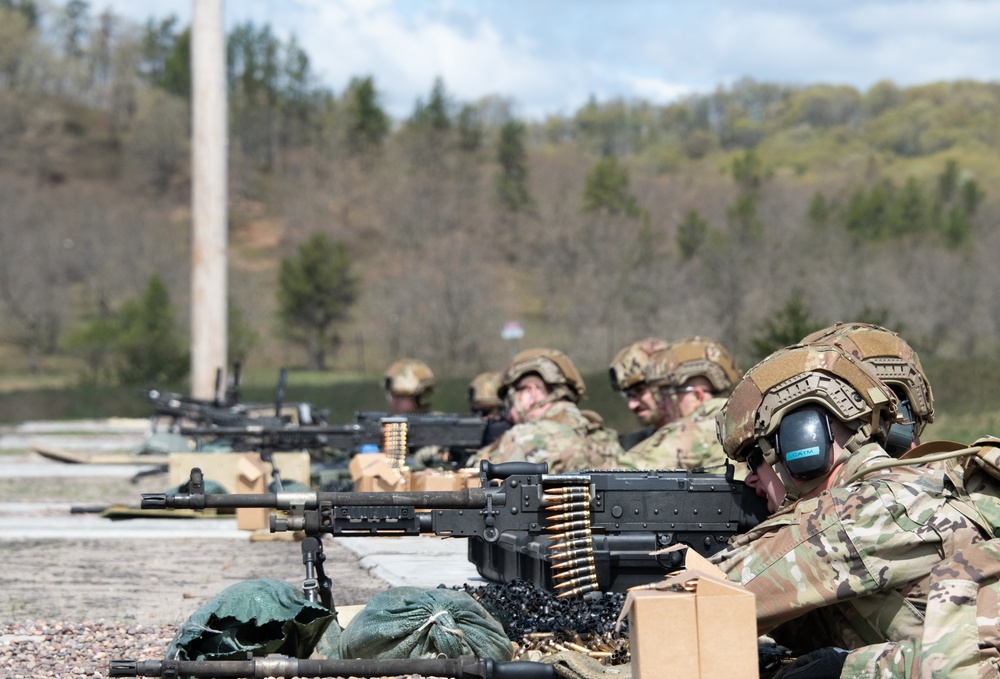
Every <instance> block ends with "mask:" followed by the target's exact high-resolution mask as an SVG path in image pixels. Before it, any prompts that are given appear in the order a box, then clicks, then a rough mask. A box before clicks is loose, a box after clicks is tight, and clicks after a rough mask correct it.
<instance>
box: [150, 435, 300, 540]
mask: <svg viewBox="0 0 1000 679" xmlns="http://www.w3.org/2000/svg"><path fill="white" fill-rule="evenodd" d="M169 460H170V462H169V471H170V484H171V485H172V486H179V485H180V484H182V483H184V482H185V481H187V480H188V479H190V478H191V469H192V468H194V467H198V468H200V469H201V473H202V475H203V476H204V477H205V479H206V480H211V481H215V482H216V483H221V484H222V485H223V486H224V487H225V489H226V490H227V491H228V492H230V493H266V492H267V487H268V485H269V484H270V483H271V465H269V464H268V463H266V462H264V461H263V460H261V459H260V455H259V454H257V453H170V456H169ZM274 463H275V464H276V465H278V472H279V473H280V474H281V478H282V480H284V481H298V482H299V483H303V484H305V485H307V486H308V485H309V466H310V461H309V453H306V452H302V453H274ZM270 514H271V510H270V509H267V508H266V507H265V508H262V507H241V508H239V509H237V510H236V527H237V528H238V529H239V530H263V529H264V528H268V527H269V526H270V518H269V516H270Z"/></svg>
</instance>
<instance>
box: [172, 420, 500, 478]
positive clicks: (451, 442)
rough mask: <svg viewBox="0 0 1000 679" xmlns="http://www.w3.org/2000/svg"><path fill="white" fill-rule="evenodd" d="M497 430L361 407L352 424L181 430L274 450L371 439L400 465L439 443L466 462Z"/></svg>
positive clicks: (343, 445)
mask: <svg viewBox="0 0 1000 679" xmlns="http://www.w3.org/2000/svg"><path fill="white" fill-rule="evenodd" d="M497 430H498V427H497V426H496V424H492V425H491V423H490V422H487V421H485V420H483V419H481V418H479V417H474V416H471V415H424V414H417V415H413V414H411V415H390V414H388V413H378V412H357V413H355V421H354V422H353V423H351V424H341V425H327V424H321V425H299V424H290V423H285V422H280V421H263V420H244V421H242V422H241V423H235V424H229V425H208V426H198V427H181V429H180V433H181V434H182V435H184V436H190V437H193V438H194V440H195V446H196V449H199V448H201V446H202V443H203V442H204V441H205V440H207V439H213V438H226V439H229V440H230V441H232V443H233V446H234V447H238V448H241V449H243V450H259V451H271V452H274V451H279V450H301V449H307V450H322V449H334V450H341V451H346V452H348V453H349V454H354V453H357V452H359V451H360V450H361V449H362V447H363V446H366V445H372V446H376V447H377V448H378V449H379V450H382V451H385V452H386V453H387V454H388V455H389V456H390V457H391V458H394V461H395V462H396V463H397V466H402V464H403V458H404V457H405V456H406V455H407V454H408V453H411V452H413V451H415V450H417V449H419V448H423V447H425V446H440V447H442V448H445V449H447V450H448V451H449V457H450V459H451V460H452V461H453V462H454V465H455V466H463V464H464V460H465V459H466V458H468V456H469V455H470V454H472V453H474V452H476V451H478V450H479V449H480V448H482V447H483V446H484V445H486V444H488V443H490V441H492V440H493V438H495V437H496V436H497ZM501 433H502V432H501ZM491 437H492V438H491Z"/></svg>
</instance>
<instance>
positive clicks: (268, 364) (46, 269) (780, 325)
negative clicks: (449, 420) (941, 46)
mask: <svg viewBox="0 0 1000 679" xmlns="http://www.w3.org/2000/svg"><path fill="white" fill-rule="evenodd" d="M189 37H190V36H189V29H188V27H186V26H181V25H179V23H178V22H177V20H176V19H174V18H171V17H151V18H150V19H149V21H148V22H147V23H146V24H145V25H134V24H130V23H128V22H127V21H125V20H123V19H121V18H120V17H117V16H115V15H114V14H112V13H111V12H109V11H102V12H94V11H92V10H91V7H90V5H89V4H88V3H86V2H82V1H81V0H73V1H71V2H68V3H65V4H59V3H45V4H43V3H37V2H33V1H31V0H0V204H2V205H3V206H4V209H3V210H2V211H0V321H2V322H0V418H2V419H3V420H5V421H15V420H17V419H25V418H30V417H38V416H42V415H43V414H44V415H45V416H53V417H55V416H64V415H66V416H94V415H100V414H105V415H107V414H118V413H121V414H127V413H132V414H143V412H142V410H143V404H142V403H141V402H138V403H136V402H134V401H135V398H134V396H135V389H136V388H137V387H142V386H148V385H150V384H151V383H158V386H160V384H159V383H162V384H166V385H171V386H172V387H173V388H174V389H175V390H177V391H185V384H186V377H187V376H186V375H185V374H184V363H185V360H186V354H187V348H186V338H187V337H188V334H189V322H190V321H189V317H188V314H187V312H186V310H187V307H188V301H189V299H190V228H191V224H190V210H189V195H190V194H189V192H190V144H189V126H190V101H189V92H190V59H189ZM227 57H228V70H227V81H228V87H229V92H228V97H229V107H230V108H229V126H230V144H229V153H230V161H229V180H230V186H229V220H230V224H229V243H230V253H229V267H230V271H229V282H230V290H229V296H230V300H229V302H230V304H229V309H230V311H229V326H230V338H229V347H230V354H231V356H230V358H231V360H234V361H235V360H239V361H242V362H243V364H244V367H245V368H244V375H245V379H244V382H245V385H246V389H245V392H246V394H247V396H248V397H250V396H251V395H253V398H265V397H266V392H267V391H268V389H273V382H274V379H275V376H276V375H277V371H278V369H279V367H280V366H287V367H289V368H290V369H292V370H293V376H294V381H293V382H292V383H293V384H296V387H297V388H301V389H303V390H307V391H308V393H309V394H310V396H309V397H306V396H305V395H303V396H301V397H299V398H301V399H302V400H310V401H314V402H315V403H316V404H317V405H319V406H321V407H335V409H338V411H339V409H340V408H341V407H343V408H344V409H343V413H344V414H345V416H346V414H349V413H350V412H352V411H353V410H355V409H362V408H369V407H381V405H382V404H381V396H380V394H379V393H378V392H377V389H375V388H374V387H373V386H372V385H375V384H376V383H377V382H378V375H380V374H381V371H382V369H383V368H384V367H385V366H386V365H388V364H389V363H390V362H391V361H392V360H395V359H396V358H399V357H401V356H404V355H409V356H414V357H417V358H421V359H423V360H425V361H427V362H428V363H429V364H430V365H431V366H432V368H433V369H434V370H435V372H436V373H437V374H438V375H439V376H440V377H441V378H442V380H443V385H444V386H443V387H442V388H441V390H440V393H439V397H440V401H439V402H438V403H436V404H435V405H436V407H438V408H439V409H442V410H458V411H462V410H464V401H463V400H462V398H463V395H464V389H465V384H466V383H467V382H466V380H467V379H468V378H469V377H471V376H472V375H474V374H476V373H478V372H480V371H483V370H488V369H499V368H501V367H502V366H503V365H504V364H505V362H506V361H507V360H508V358H509V356H510V354H511V352H512V351H513V350H514V349H515V348H517V347H515V346H512V345H511V343H510V342H508V341H505V340H503V339H502V338H501V337H500V328H501V326H502V324H503V323H504V322H505V321H509V320H518V321H519V322H521V324H522V325H523V327H524V330H525V336H524V338H523V339H522V340H521V342H520V347H521V348H526V347H528V346H543V345H545V346H553V347H557V348H560V349H562V350H564V351H566V352H567V353H569V355H570V356H572V357H573V359H574V360H575V361H576V362H577V364H578V365H579V366H580V368H581V370H582V371H583V372H584V373H585V374H588V375H592V377H590V379H589V380H588V382H589V383H590V385H591V392H592V394H593V396H592V399H591V402H590V403H589V404H588V405H589V406H590V407H592V408H594V409H596V410H598V411H599V412H602V413H603V414H604V415H605V416H606V417H607V418H608V420H609V421H610V422H611V423H612V424H613V425H615V426H618V427H619V428H624V429H629V428H631V427H632V424H631V422H630V421H629V420H628V419H627V417H626V416H627V415H628V413H627V412H626V411H625V410H624V404H623V403H621V402H620V399H617V397H614V398H612V396H613V395H612V394H610V390H607V387H606V384H605V382H606V379H605V378H604V370H605V368H606V366H607V362H608V361H609V360H610V357H611V356H613V355H614V353H615V352H616V351H617V350H618V348H620V347H621V346H622V345H624V344H625V343H626V342H629V341H631V340H633V339H635V338H637V337H645V336H650V335H657V336H662V337H664V338H665V339H677V338H680V337H683V336H686V335H692V334H702V335H707V336H711V337H715V338H717V339H719V340H720V341H722V342H723V343H724V344H726V345H727V346H728V347H729V348H730V349H731V350H732V351H733V352H734V354H735V355H736V356H737V357H738V358H739V361H740V363H741V364H742V366H743V367H744V368H746V367H749V366H750V365H752V364H753V363H754V362H755V361H756V360H758V359H759V358H761V357H762V356H763V355H765V354H766V353H768V352H769V351H770V350H773V349H774V348H777V347H779V346H782V345H783V344H785V343H788V342H790V341H794V339H796V338H798V337H800V336H801V335H802V334H804V333H805V332H808V331H811V330H814V329H817V328H819V327H823V326H826V325H829V324H831V323H833V322H835V321H838V320H866V321H871V322H878V323H880V324H883V325H886V326H887V327H889V328H891V329H893V330H896V331H897V332H900V333H901V334H902V335H903V336H904V337H905V338H906V339H907V340H908V341H909V342H910V343H911V344H913V345H914V346H915V347H916V348H917V350H918V351H919V352H920V356H921V359H922V360H923V362H924V364H925V365H926V366H927V367H928V372H929V373H930V374H931V377H932V383H933V386H934V389H935V393H936V395H937V396H938V400H939V403H940V405H941V412H942V413H943V415H942V417H941V422H940V423H939V425H937V426H935V427H933V428H932V429H934V428H938V429H939V430H941V431H944V432H946V433H947V432H950V431H951V429H949V428H953V429H954V431H956V432H958V433H962V432H963V431H973V432H974V431H977V429H978V431H983V429H981V428H979V426H980V425H986V424H989V425H990V426H992V422H991V421H990V420H989V418H991V417H994V416H993V415H992V413H995V412H997V410H998V409H997V403H996V397H995V396H993V393H994V391H995V390H992V389H990V388H989V386H991V385H992V384H993V381H992V380H993V378H995V376H996V373H997V372H998V369H997V368H996V365H997V364H998V363H1000V359H998V356H997V353H998V348H1000V342H998V339H997V338H998V337H1000V297H998V296H997V295H995V294H994V291H995V290H997V289H1000V285H998V283H1000V281H998V280H997V278H998V276H1000V273H998V271H1000V269H998V267H996V265H995V261H994V258H995V253H997V252H1000V230H998V229H997V228H996V225H997V224H998V223H1000V196H998V195H993V194H992V193H991V191H990V188H989V187H993V186H996V185H997V184H998V180H1000V153H998V148H1000V83H983V82H966V81H955V82H937V83H928V84H925V85H920V86H913V87H905V88H904V87H899V86H897V85H895V84H894V83H892V82H888V81H886V82H880V83H878V84H876V85H874V86H873V87H871V88H869V89H868V90H867V91H858V90H856V89H854V88H851V87H845V86H833V85H828V84H822V83H817V84H813V85H806V86H785V85H777V84H773V83H764V82H758V81H755V80H753V79H750V78H746V79H743V80H740V81H738V82H736V83H734V84H732V85H731V86H728V87H719V88H718V89H716V90H715V91H714V92H711V93H709V94H699V95H693V96H690V97H688V98H685V99H682V100H679V101H676V102H674V103H671V104H668V105H657V104H652V103H650V102H647V101H641V100H637V101H623V100H611V101H597V100H591V101H590V102H588V103H587V104H586V105H585V106H583V107H581V108H580V109H579V110H577V111H575V112H573V113H571V114H568V115H551V116H549V117H547V118H546V119H545V120H534V121H529V120H521V119H519V118H518V117H517V113H516V112H517V105H516V102H514V101H512V100H510V99H509V98H506V97H504V95H503V94H502V93H498V94H496V95H493V96H489V97H485V98H483V99H481V100H478V101H456V100H455V98H454V97H453V96H452V95H451V94H450V93H449V91H448V88H447V83H446V82H444V81H443V80H441V79H438V80H437V81H436V82H435V83H434V84H433V86H432V88H431V90H430V92H428V93H427V95H426V96H425V97H421V98H420V99H418V101H416V102H415V103H414V109H413V113H412V115H410V116H409V117H407V118H406V119H404V120H392V119H391V118H390V117H389V116H388V115H387V114H386V113H385V111H384V110H383V109H382V108H381V107H380V105H379V85H378V82H377V81H376V80H375V79H374V78H373V77H372V76H370V75H367V74H358V76H357V77H356V78H354V79H353V80H352V81H351V82H350V84H349V85H348V86H347V87H345V89H344V90H343V91H341V92H335V91H333V90H332V89H330V88H329V87H326V86H324V85H322V84H321V83H320V82H319V81H318V78H317V76H316V74H315V73H314V72H313V71H312V68H311V65H310V58H309V55H308V54H306V53H305V52H304V51H303V50H302V49H301V47H299V46H298V45H297V43H296V42H295V41H294V39H291V40H282V39H280V38H278V37H277V36H276V35H275V34H274V33H273V32H272V31H271V30H270V28H269V27H268V26H256V25H252V24H245V25H240V26H237V27H235V28H234V29H233V30H232V31H230V33H229V35H228V36H227ZM323 253H326V254H323ZM317 254H319V255H320V256H321V258H323V259H324V261H325V260H329V261H330V266H328V267H322V266H319V267H317V266H315V261H316V259H317ZM283 270H284V271H286V272H292V271H296V272H299V273H300V274H302V275H297V276H291V275H285V276H283V275H282V271H283ZM310 295H312V297H310ZM320 311H321V312H322V313H320ZM307 368H309V369H308V370H307ZM254 390H260V393H259V394H257V393H254ZM310 390H315V391H310ZM605 390H607V393H605ZM313 396H315V398H313ZM355 402H356V403H355ZM334 404H337V405H334ZM341 404H343V406H342V405H341ZM977 413H979V414H977ZM980 414H981V417H982V418H985V419H984V420H983V421H980V420H977V419H976V418H979V417H980ZM968 418H972V419H973V420H974V421H972V422H971V423H970V422H968V421H967V419H968ZM929 433H931V434H932V435H933V432H929ZM949 436H950V434H949Z"/></svg>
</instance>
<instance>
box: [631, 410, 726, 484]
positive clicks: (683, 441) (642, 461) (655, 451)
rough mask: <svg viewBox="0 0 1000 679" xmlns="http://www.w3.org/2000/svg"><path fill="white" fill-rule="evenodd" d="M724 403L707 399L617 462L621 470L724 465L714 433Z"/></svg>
mask: <svg viewBox="0 0 1000 679" xmlns="http://www.w3.org/2000/svg"><path fill="white" fill-rule="evenodd" d="M725 402H726V399H725V398H720V397H715V398H710V399H708V400H707V401H705V402H704V403H702V404H701V405H699V406H698V407H697V408H696V409H695V410H694V411H693V412H692V413H691V414H690V415H688V416H687V417H682V418H681V419H679V420H677V421H675V422H671V423H670V424H667V425H664V426H662V427H660V428H659V429H657V430H656V431H655V432H654V433H653V435H652V436H650V437H649V438H648V439H645V440H644V441H640V442H639V443H637V444H636V445H635V446H633V447H632V448H629V449H628V450H627V451H625V452H624V453H623V454H622V456H621V458H619V466H620V467H622V468H624V469H694V468H695V467H707V466H711V465H719V464H725V463H726V462H727V458H726V454H725V452H723V450H722V446H721V445H720V444H719V439H718V438H717V437H716V433H715V414H716V413H717V412H719V410H721V409H722V406H723V405H724V404H725Z"/></svg>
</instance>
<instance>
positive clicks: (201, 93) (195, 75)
mask: <svg viewBox="0 0 1000 679" xmlns="http://www.w3.org/2000/svg"><path fill="white" fill-rule="evenodd" d="M222 2H223V0H192V7H193V12H192V15H191V16H192V19H191V87H192V92H191V100H192V113H191V115H192V120H191V122H192V140H191V141H192V143H191V154H192V157H191V168H192V178H191V214H192V228H193V234H192V235H193V237H192V239H191V243H192V253H191V256H192V259H191V395H192V396H194V397H195V398H203V399H209V398H214V397H215V396H216V394H215V386H216V373H217V372H218V371H219V370H221V371H222V378H223V379H222V380H220V381H219V384H225V383H226V380H225V373H226V354H227V341H228V330H227V305H228V299H229V289H228V279H227V266H228V262H227V257H226V249H227V247H228V242H227V241H228V233H227V226H228V225H227V221H228V220H227V198H228V191H227V182H228V179H227V175H226V151H227V147H228V136H227V135H228V133H227V129H226V81H225V75H226V70H225V60H226V56H225V55H226V51H225V44H224V30H223V22H222Z"/></svg>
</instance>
